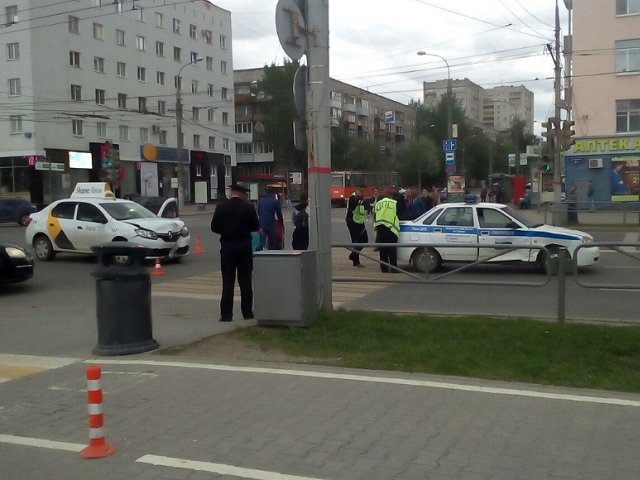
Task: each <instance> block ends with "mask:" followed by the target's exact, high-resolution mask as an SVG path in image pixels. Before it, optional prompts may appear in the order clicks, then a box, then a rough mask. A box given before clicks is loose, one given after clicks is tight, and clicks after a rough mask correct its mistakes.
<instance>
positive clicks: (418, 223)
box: [398, 201, 600, 272]
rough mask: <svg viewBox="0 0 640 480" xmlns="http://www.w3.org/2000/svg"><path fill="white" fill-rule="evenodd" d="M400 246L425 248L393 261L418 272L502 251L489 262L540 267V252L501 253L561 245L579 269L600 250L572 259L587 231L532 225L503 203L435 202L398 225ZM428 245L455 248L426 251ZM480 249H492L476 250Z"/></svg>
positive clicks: (412, 249)
mask: <svg viewBox="0 0 640 480" xmlns="http://www.w3.org/2000/svg"><path fill="white" fill-rule="evenodd" d="M402 243H425V244H426V245H425V246H424V247H405V248H398V263H403V264H412V265H413V266H414V267H415V268H416V269H418V270H420V271H422V272H434V271H436V270H437V269H438V268H439V267H440V265H441V264H442V263H443V262H457V263H459V262H475V261H477V260H483V259H488V258H489V257H492V256H493V255H496V253H499V252H501V251H503V252H504V254H503V255H500V256H498V257H496V258H492V259H490V260H488V261H489V262H527V263H532V264H537V265H538V266H539V267H540V268H545V266H546V262H545V259H546V254H545V252H544V250H540V249H527V248H523V249H517V250H507V249H506V248H508V247H519V246H523V247H528V246H531V245H535V246H540V247H546V248H547V250H548V251H549V253H550V254H551V255H553V254H555V253H556V252H557V251H558V249H559V248H561V247H564V248H566V249H567V250H568V251H569V253H570V255H571V258H573V259H574V260H575V261H576V262H577V266H578V267H588V266H591V265H594V264H595V263H596V262H597V261H598V258H599V256H600V249H599V247H597V246H592V247H583V248H580V249H579V250H578V253H577V258H575V257H576V255H575V254H574V253H575V250H576V248H577V247H578V246H579V245H582V244H589V243H593V237H592V236H591V235H589V234H588V233H585V232H581V231H579V230H571V229H568V228H561V227H554V226H551V225H543V224H538V225H534V224H531V223H530V222H529V221H528V220H526V219H525V218H522V216H521V215H520V214H519V213H518V212H517V211H515V210H513V209H511V208H510V207H508V206H506V205H502V204H498V203H475V201H470V202H466V203H446V204H440V205H438V206H436V207H435V208H433V209H431V210H429V211H428V212H426V213H425V214H423V215H422V216H420V217H418V218H417V219H415V220H412V221H403V222H400V237H399V238H398V246H401V244H402ZM428 244H451V245H458V247H455V248H453V247H452V248H447V247H431V246H429V245H428ZM460 245H462V246H460ZM467 245H468V247H467ZM482 245H495V247H493V248H490V247H485V248H479V247H480V246H482ZM501 246H503V247H502V248H501Z"/></svg>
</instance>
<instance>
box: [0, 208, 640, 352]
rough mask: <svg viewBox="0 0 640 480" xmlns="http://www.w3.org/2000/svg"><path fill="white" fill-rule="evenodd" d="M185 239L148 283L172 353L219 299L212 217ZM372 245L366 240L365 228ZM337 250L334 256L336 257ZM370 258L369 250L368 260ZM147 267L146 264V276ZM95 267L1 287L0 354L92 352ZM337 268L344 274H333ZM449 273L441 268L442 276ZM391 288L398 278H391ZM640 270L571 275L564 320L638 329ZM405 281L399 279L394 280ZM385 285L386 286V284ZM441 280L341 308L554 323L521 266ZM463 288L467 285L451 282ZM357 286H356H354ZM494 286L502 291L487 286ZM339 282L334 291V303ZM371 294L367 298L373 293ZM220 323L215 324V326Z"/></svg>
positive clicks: (549, 303) (56, 268) (43, 267)
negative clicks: (195, 289)
mask: <svg viewBox="0 0 640 480" xmlns="http://www.w3.org/2000/svg"><path fill="white" fill-rule="evenodd" d="M342 214H343V209H334V210H333V211H332V217H333V218H332V238H333V242H334V243H340V242H348V234H347V229H346V226H345V224H344V221H343V219H342ZM289 216H290V215H289V212H288V211H285V219H286V220H287V223H286V225H285V229H286V238H287V242H288V244H289V245H290V235H291V231H292V227H291V225H290V223H289ZM184 219H185V221H186V223H187V225H188V226H189V228H190V230H191V232H192V235H193V236H194V238H195V236H196V235H197V236H199V237H200V240H201V243H202V245H203V247H204V250H205V251H204V253H203V254H201V255H189V256H187V257H186V258H183V259H182V260H181V261H180V262H179V263H169V264H167V265H164V266H163V268H164V270H165V272H166V275H165V276H163V277H153V278H152V284H153V285H154V296H153V301H152V316H153V321H154V332H155V333H156V335H157V337H158V338H160V339H161V340H162V342H161V343H162V344H163V345H165V346H167V345H177V344H182V343H185V342H191V341H195V340H197V339H198V338H202V337H204V336H207V335H209V334H211V325H212V323H213V322H215V319H216V318H217V313H218V309H217V299H216V298H214V297H213V296H211V295H212V293H211V292H212V291H213V285H212V286H211V290H210V289H209V283H208V282H211V283H212V282H213V280H212V278H217V275H213V273H214V272H217V271H218V270H219V254H218V245H219V243H218V239H217V236H215V235H213V234H212V233H211V232H210V231H209V222H210V212H204V213H200V214H195V215H189V216H185V217H184ZM369 232H370V239H371V240H372V239H373V234H372V233H373V232H372V228H371V225H370V224H369ZM593 233H594V235H595V236H596V240H597V241H619V242H621V241H633V240H634V241H636V242H637V241H638V240H637V239H638V233H637V231H636V232H631V233H629V232H626V231H624V230H615V231H611V230H606V231H605V230H598V231H594V232H593ZM23 236H24V228H23V227H19V226H17V225H15V226H14V225H11V224H4V225H0V240H5V241H13V242H17V243H24V238H23ZM334 250H335V249H334ZM368 253H369V254H370V255H375V254H374V253H373V252H371V251H369V252H368ZM343 256H344V258H346V256H347V253H346V251H345V252H344V255H342V253H341V251H340V250H337V251H334V259H336V258H338V259H342V260H344V259H343V258H342V257H343ZM363 263H364V264H365V265H366V266H367V268H365V269H357V270H358V271H354V270H356V269H351V268H349V267H348V266H347V267H344V263H343V266H342V267H339V268H338V267H336V266H335V265H334V277H335V276H337V275H345V274H346V275H351V276H353V277H354V278H358V277H360V278H363V277H377V278H380V276H381V275H380V274H378V268H377V265H376V264H375V263H374V262H373V261H371V260H366V259H365V260H363ZM152 266H153V265H152V264H150V265H149V267H150V269H151V268H152ZM95 268H96V262H95V259H94V258H92V257H89V256H79V255H70V254H59V255H58V256H56V258H55V260H54V261H52V262H39V261H36V273H35V277H34V278H33V279H31V280H30V281H28V282H26V283H24V284H19V285H14V286H5V287H3V288H2V289H1V291H0V303H1V305H2V322H1V324H0V328H1V330H2V335H0V353H21V354H33V355H69V356H72V355H83V354H87V353H88V352H90V351H91V349H92V348H93V346H94V345H95V342H96V306H95V305H96V299H95V280H94V277H93V276H92V275H91V274H92V272H93V271H94V269H95ZM340 268H342V270H340ZM453 268H455V266H446V267H445V269H444V272H447V271H451V270H452V269H453ZM393 277H394V278H393V280H396V278H397V277H404V276H401V275H396V276H393ZM187 278H189V279H196V280H195V282H196V283H200V288H201V291H202V292H203V293H205V294H209V296H206V295H188V294H187V295H185V296H182V297H181V296H180V295H172V294H171V292H170V290H171V289H172V286H175V285H181V284H182V283H185V282H184V280H185V279H187ZM638 278H640V262H632V261H629V259H628V258H626V257H624V256H622V255H620V254H616V253H603V255H602V259H601V261H600V264H599V265H597V266H596V267H595V268H593V269H588V270H586V271H585V272H583V273H581V274H580V275H579V276H578V279H579V280H580V281H581V282H585V283H589V284H592V285H601V286H604V287H606V288H584V287H582V286H579V285H578V284H577V283H576V282H575V279H574V278H573V277H568V279H567V284H566V291H567V296H566V298H567V300H566V316H567V318H569V319H571V318H577V319H583V320H594V321H615V322H618V321H622V322H636V321H638V320H640V319H638V314H637V312H638V311H640V295H638V290H637V289H636V290H634V291H629V290H623V289H620V288H618V287H617V286H619V285H623V284H635V285H638ZM402 279H404V278H401V280H402ZM384 280H387V281H388V280H389V278H388V276H387V277H384ZM445 281H451V282H454V284H449V283H441V282H442V281H437V282H436V283H432V284H406V283H403V284H392V285H390V286H387V285H382V284H373V285H374V287H372V288H374V289H376V290H379V289H382V288H384V289H386V290H385V295H372V294H370V291H367V290H361V291H360V290H358V291H355V292H356V293H353V292H351V293H350V294H349V295H346V296H344V298H343V299H342V300H341V301H340V306H341V307H342V308H351V309H374V310H385V311H405V312H407V311H408V312H421V313H423V312H424V313H447V314H473V313H480V314H498V315H510V316H514V315H515V316H526V315H532V316H537V317H544V318H550V319H553V318H556V314H557V311H558V303H557V296H558V295H557V283H556V282H557V279H555V278H552V279H551V281H550V282H549V283H548V284H546V285H544V286H537V287H523V286H513V285H512V284H513V283H518V282H527V283H531V284H541V283H544V281H545V276H544V275H541V274H538V273H534V272H532V269H531V268H530V267H527V266H519V267H512V266H498V265H485V266H480V267H477V268H474V269H473V270H471V271H467V272H464V273H456V274H455V275H453V276H451V278H450V279H446V280H445ZM455 282H469V283H471V284H470V285H460V284H455ZM360 283H363V282H360ZM494 283H499V284H501V285H494ZM159 284H162V285H164V286H165V287H164V289H163V291H164V294H161V295H156V294H155V289H156V286H158V285H159ZM344 285H345V283H336V282H334V284H333V292H334V296H333V298H334V304H335V302H336V298H337V297H339V296H340V293H341V290H343V289H344V288H345V287H344ZM371 291H373V290H371ZM216 323H217V322H216Z"/></svg>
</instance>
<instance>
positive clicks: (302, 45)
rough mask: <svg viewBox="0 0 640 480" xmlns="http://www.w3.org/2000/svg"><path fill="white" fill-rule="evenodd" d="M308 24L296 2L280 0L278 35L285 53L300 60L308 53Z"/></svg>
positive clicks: (277, 15) (293, 58) (294, 0)
mask: <svg viewBox="0 0 640 480" xmlns="http://www.w3.org/2000/svg"><path fill="white" fill-rule="evenodd" d="M306 28H307V26H306V24H305V19H304V15H303V14H302V10H300V7H299V6H298V3H297V2H296V0H279V1H278V5H277V6H276V33H277V34H278V39H279V40H280V45H282V49H283V50H284V52H285V53H286V54H287V55H289V57H291V59H292V60H300V59H301V58H302V56H303V55H304V54H305V53H306V51H307V45H306V43H307V35H306Z"/></svg>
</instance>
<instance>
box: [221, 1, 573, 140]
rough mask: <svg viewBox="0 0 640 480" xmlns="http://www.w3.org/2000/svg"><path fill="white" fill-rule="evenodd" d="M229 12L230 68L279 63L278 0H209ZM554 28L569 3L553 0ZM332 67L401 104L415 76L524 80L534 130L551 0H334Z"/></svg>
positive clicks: (546, 106)
mask: <svg viewBox="0 0 640 480" xmlns="http://www.w3.org/2000/svg"><path fill="white" fill-rule="evenodd" d="M212 3H214V4H216V5H218V6H220V7H222V8H224V9H226V10H229V11H230V12H231V19H232V28H233V56H234V59H233V61H234V68H235V69H244V68H258V67H262V66H264V65H265V64H271V63H274V62H275V63H277V64H282V63H283V59H284V58H286V54H285V53H284V51H283V50H282V48H281V46H280V42H279V40H278V38H277V36H276V29H275V20H274V18H275V8H276V4H277V0H213V2H212ZM559 7H560V17H561V20H560V26H561V29H562V32H561V38H562V35H565V34H567V33H568V25H567V10H566V7H565V6H564V3H563V1H562V0H559ZM329 18H330V20H329V22H330V25H329V31H330V38H329V45H330V47H329V48H330V75H331V77H332V78H335V79H337V80H341V81H343V82H346V83H349V84H352V85H356V86H358V87H361V88H365V89H367V90H370V91H371V92H374V93H378V94H380V95H384V96H387V97H390V98H392V99H394V100H396V101H398V102H401V103H405V104H406V103H408V102H409V101H411V100H412V99H414V100H417V99H422V82H423V81H431V80H438V79H446V78H447V70H446V66H445V64H444V62H443V61H442V60H441V59H439V58H437V57H428V56H418V55H417V52H418V51H419V50H423V51H425V52H431V53H435V54H438V55H441V56H443V57H444V58H446V59H447V61H448V62H449V65H450V68H451V78H452V79H462V78H465V77H466V78H468V79H470V80H471V81H473V82H475V83H477V84H478V85H480V86H482V87H485V88H491V87H494V86H497V85H524V86H525V87H527V88H528V89H529V90H531V91H533V92H534V98H535V100H534V101H535V115H534V120H536V121H537V123H536V124H535V131H536V132H537V133H538V134H539V132H540V122H543V121H545V120H546V118H547V117H549V116H551V115H553V80H552V78H553V75H554V72H553V66H554V65H553V60H552V58H551V56H550V55H549V53H548V52H547V51H546V48H545V44H547V43H551V44H552V45H553V42H554V31H553V29H554V23H555V0H386V1H385V0H332V1H330V2H329Z"/></svg>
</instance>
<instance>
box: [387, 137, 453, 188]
mask: <svg viewBox="0 0 640 480" xmlns="http://www.w3.org/2000/svg"><path fill="white" fill-rule="evenodd" d="M441 158H442V152H441V151H440V149H439V148H437V147H436V146H435V144H434V143H433V141H432V140H430V139H428V138H427V137H419V138H418V139H417V140H416V141H414V142H411V143H408V144H405V145H403V146H402V148H400V150H399V151H398V156H397V165H398V167H397V170H398V174H399V176H400V183H401V184H402V185H426V184H427V183H428V182H427V183H425V180H426V179H433V178H435V177H437V176H438V175H440V173H441V170H442V160H441Z"/></svg>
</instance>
